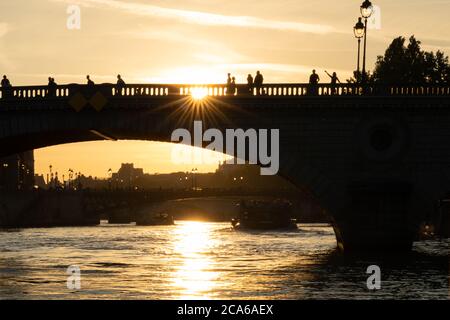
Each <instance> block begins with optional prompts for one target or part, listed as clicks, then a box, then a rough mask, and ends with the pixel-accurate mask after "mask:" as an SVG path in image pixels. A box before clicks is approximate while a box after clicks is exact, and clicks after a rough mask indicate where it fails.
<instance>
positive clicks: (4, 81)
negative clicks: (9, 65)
mask: <svg viewBox="0 0 450 320" xmlns="http://www.w3.org/2000/svg"><path fill="white" fill-rule="evenodd" d="M10 87H11V82H9V79H8V78H7V77H6V76H5V75H4V76H3V79H2V88H10Z"/></svg>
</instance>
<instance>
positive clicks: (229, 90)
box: [227, 73, 232, 95]
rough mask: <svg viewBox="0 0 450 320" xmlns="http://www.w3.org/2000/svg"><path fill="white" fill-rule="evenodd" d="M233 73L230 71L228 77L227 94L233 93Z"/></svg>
mask: <svg viewBox="0 0 450 320" xmlns="http://www.w3.org/2000/svg"><path fill="white" fill-rule="evenodd" d="M231 81H232V79H231V73H228V77H227V95H229V94H231Z"/></svg>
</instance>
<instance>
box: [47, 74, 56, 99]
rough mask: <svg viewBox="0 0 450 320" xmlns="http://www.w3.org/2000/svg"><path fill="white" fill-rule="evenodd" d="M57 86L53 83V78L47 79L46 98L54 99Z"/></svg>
mask: <svg viewBox="0 0 450 320" xmlns="http://www.w3.org/2000/svg"><path fill="white" fill-rule="evenodd" d="M57 86H58V85H57V84H56V82H55V78H52V77H49V78H48V88H47V96H48V97H56V87H57Z"/></svg>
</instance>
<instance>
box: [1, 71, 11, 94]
mask: <svg viewBox="0 0 450 320" xmlns="http://www.w3.org/2000/svg"><path fill="white" fill-rule="evenodd" d="M1 85H2V97H3V98H8V97H9V96H10V95H11V88H12V86H11V82H9V79H8V78H7V77H6V76H5V75H4V76H3V79H2V82H1Z"/></svg>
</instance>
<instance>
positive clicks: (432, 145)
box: [0, 84, 450, 250]
mask: <svg viewBox="0 0 450 320" xmlns="http://www.w3.org/2000/svg"><path fill="white" fill-rule="evenodd" d="M205 95H207V96H208V97H207V98H206V99H203V100H195V99H194V97H195V96H205ZM194 120H202V121H203V125H204V130H206V129H208V128H217V129H219V130H222V131H224V130H225V129H228V128H231V129H233V128H242V129H244V130H245V129H248V128H254V129H272V128H273V129H275V128H276V129H280V166H281V167H280V175H281V176H283V177H285V178H287V179H288V180H290V181H291V182H293V183H294V184H295V185H297V186H299V187H305V188H307V189H309V190H310V191H311V192H312V194H314V196H315V197H316V199H317V200H318V201H319V202H320V203H321V205H322V206H323V207H324V208H325V209H326V210H327V211H328V212H329V213H330V214H331V215H332V216H333V218H334V220H335V223H334V228H335V232H336V236H337V240H338V244H339V247H340V248H342V249H345V250H361V249H362V250H402V249H403V250H404V249H409V248H411V244H412V240H413V235H414V234H415V231H416V229H417V225H418V223H419V222H420V221H422V220H424V219H426V217H427V216H428V215H429V214H430V213H431V212H434V210H436V205H437V201H438V200H439V199H441V198H442V197H443V196H444V195H445V194H446V193H447V192H449V191H450V147H449V146H450V125H449V124H450V87H448V86H361V85H358V84H342V85H335V86H333V85H329V84H327V85H317V86H310V85H308V84H266V85H264V86H263V87H262V88H261V89H260V90H258V89H255V88H253V89H252V90H248V89H247V88H246V86H245V85H239V86H237V90H236V93H234V94H228V92H227V87H226V85H173V84H172V85H169V84H168V85H164V84H155V85H145V84H133V85H127V86H125V87H124V88H120V90H117V88H116V86H115V85H111V84H105V85H98V86H92V87H89V86H85V85H75V84H74V85H66V86H58V87H57V88H55V89H54V91H52V90H50V91H49V88H48V87H47V86H32V87H13V88H11V89H9V90H7V91H5V90H3V91H2V99H0V156H4V155H8V154H12V153H17V152H20V151H25V150H30V149H35V148H40V147H46V146H52V145H56V144H62V143H68V142H78V141H92V140H104V139H111V140H116V139H139V140H155V141H166V142H170V136H171V133H172V132H173V130H174V129H177V128H187V129H190V130H192V122H193V121H194ZM150 156H151V155H150Z"/></svg>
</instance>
